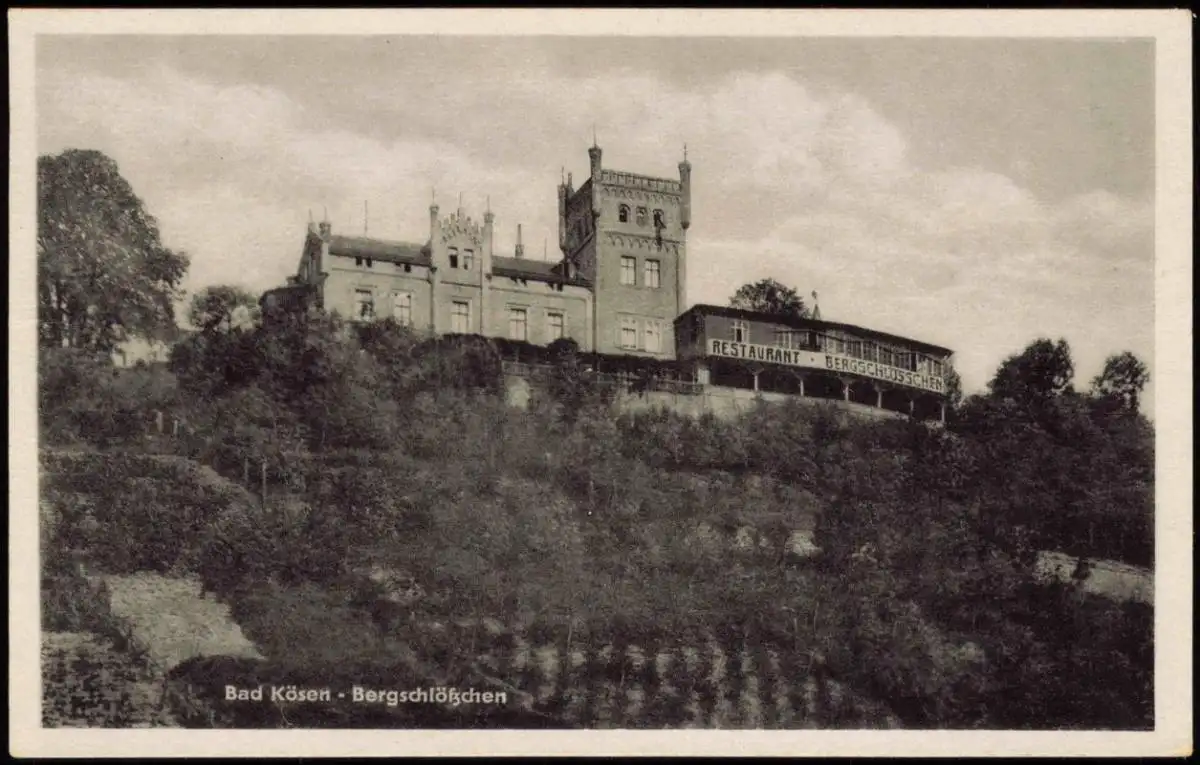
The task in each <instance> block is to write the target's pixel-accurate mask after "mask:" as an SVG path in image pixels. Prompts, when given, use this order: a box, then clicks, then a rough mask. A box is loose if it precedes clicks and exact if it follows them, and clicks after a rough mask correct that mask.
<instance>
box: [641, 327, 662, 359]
mask: <svg viewBox="0 0 1200 765" xmlns="http://www.w3.org/2000/svg"><path fill="white" fill-rule="evenodd" d="M645 343H646V350H647V351H649V352H650V353H661V352H662V327H661V326H660V325H659V323H658V322H657V321H647V322H646V334H645Z"/></svg>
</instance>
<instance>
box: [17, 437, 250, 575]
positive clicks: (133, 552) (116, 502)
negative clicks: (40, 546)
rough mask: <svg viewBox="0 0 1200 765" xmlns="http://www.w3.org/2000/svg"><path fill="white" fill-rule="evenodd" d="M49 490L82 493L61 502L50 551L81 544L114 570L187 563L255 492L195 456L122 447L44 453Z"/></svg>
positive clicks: (160, 568)
mask: <svg viewBox="0 0 1200 765" xmlns="http://www.w3.org/2000/svg"><path fill="white" fill-rule="evenodd" d="M40 457H41V460H42V465H43V470H44V472H45V483H44V485H45V486H46V488H47V489H48V490H49V491H50V492H51V496H57V497H60V498H67V497H71V496H82V497H84V498H85V501H84V502H82V503H66V502H64V503H63V504H62V505H61V506H60V513H61V521H60V523H59V524H58V525H57V528H56V531H55V535H54V538H53V539H52V540H51V541H50V549H51V550H56V551H67V550H77V551H79V552H80V553H81V554H82V556H83V557H84V559H86V560H87V562H89V563H90V564H92V565H94V566H96V567H98V568H100V569H101V570H103V571H107V572H109V573H124V572H132V571H160V572H165V571H170V570H172V569H175V568H178V567H182V568H185V569H186V568H188V567H190V565H191V563H190V561H191V556H192V555H193V553H194V549H193V547H192V546H193V545H195V544H196V543H197V542H198V540H199V539H200V538H201V535H202V533H203V531H204V529H205V528H207V526H208V524H209V523H210V522H211V521H212V520H214V519H215V518H216V517H217V515H218V513H219V512H221V510H223V509H224V508H227V507H230V506H234V505H240V506H248V505H250V504H252V500H251V499H250V496H249V495H248V494H247V493H246V492H245V491H244V490H241V489H239V488H238V487H236V486H234V485H231V484H229V483H228V482H226V481H223V480H222V479H220V478H219V477H218V476H216V475H214V474H212V473H211V471H206V470H205V469H204V468H202V467H200V466H199V465H196V464H195V463H194V462H192V461H190V460H186V459H182V458H173V457H161V456H149V455H141V454H132V453H125V454H122V453H119V452H112V451H110V452H103V453H99V452H57V451H49V450H43V451H42V453H41V454H40Z"/></svg>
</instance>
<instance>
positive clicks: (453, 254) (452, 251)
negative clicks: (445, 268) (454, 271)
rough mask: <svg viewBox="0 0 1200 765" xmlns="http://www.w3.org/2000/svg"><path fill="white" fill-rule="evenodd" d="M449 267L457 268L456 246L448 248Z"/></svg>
mask: <svg viewBox="0 0 1200 765" xmlns="http://www.w3.org/2000/svg"><path fill="white" fill-rule="evenodd" d="M450 267H451V268H458V248H457V247H451V248H450Z"/></svg>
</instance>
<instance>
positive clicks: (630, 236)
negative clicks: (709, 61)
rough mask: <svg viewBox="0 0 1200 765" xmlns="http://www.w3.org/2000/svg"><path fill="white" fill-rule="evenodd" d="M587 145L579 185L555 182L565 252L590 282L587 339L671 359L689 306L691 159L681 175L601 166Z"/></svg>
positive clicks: (601, 347) (607, 348)
mask: <svg viewBox="0 0 1200 765" xmlns="http://www.w3.org/2000/svg"><path fill="white" fill-rule="evenodd" d="M602 157H603V153H602V150H601V149H600V147H599V146H598V145H595V144H594V143H593V145H592V147H591V148H589V149H588V159H589V165H590V168H589V169H590V173H589V177H588V180H587V181H586V182H585V183H584V184H583V185H582V186H580V187H579V189H578V190H575V189H574V188H572V183H571V179H570V176H568V177H567V179H566V181H565V182H564V183H561V184H560V185H559V189H558V197H559V243H560V247H561V248H562V251H563V255H564V258H565V259H566V260H567V261H568V262H569V263H570V265H571V267H572V268H573V269H574V270H576V271H577V272H578V273H579V274H580V275H581V276H582V277H584V278H585V279H587V280H588V281H589V282H591V284H592V288H593V296H594V299H593V301H592V308H593V319H592V331H593V333H594V334H593V338H592V346H593V347H594V348H595V349H596V350H597V351H599V352H601V353H610V354H632V355H640V356H651V357H654V358H661V359H669V358H674V355H675V340H674V321H675V318H676V317H677V316H678V315H679V314H680V313H681V312H682V310H683V309H684V308H685V306H686V300H685V288H684V281H685V279H686V269H685V265H686V245H685V232H686V230H687V228H688V227H689V226H690V225H691V165H690V164H689V163H688V162H687V159H686V157H685V159H684V161H683V162H681V163H680V165H679V180H678V181H676V180H674V179H670V178H657V177H653V176H649V175H641V174H638V173H631V172H625V171H616V170H609V169H605V168H604V166H603V164H602Z"/></svg>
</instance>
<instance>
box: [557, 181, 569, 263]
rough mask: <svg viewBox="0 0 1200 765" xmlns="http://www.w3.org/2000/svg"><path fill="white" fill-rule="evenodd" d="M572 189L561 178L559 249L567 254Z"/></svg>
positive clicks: (559, 187)
mask: <svg viewBox="0 0 1200 765" xmlns="http://www.w3.org/2000/svg"><path fill="white" fill-rule="evenodd" d="M569 194H570V187H569V186H568V184H567V180H566V178H565V177H562V176H560V178H559V184H558V249H560V250H562V251H563V254H564V255H565V254H566V253H567V198H568V195H569Z"/></svg>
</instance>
